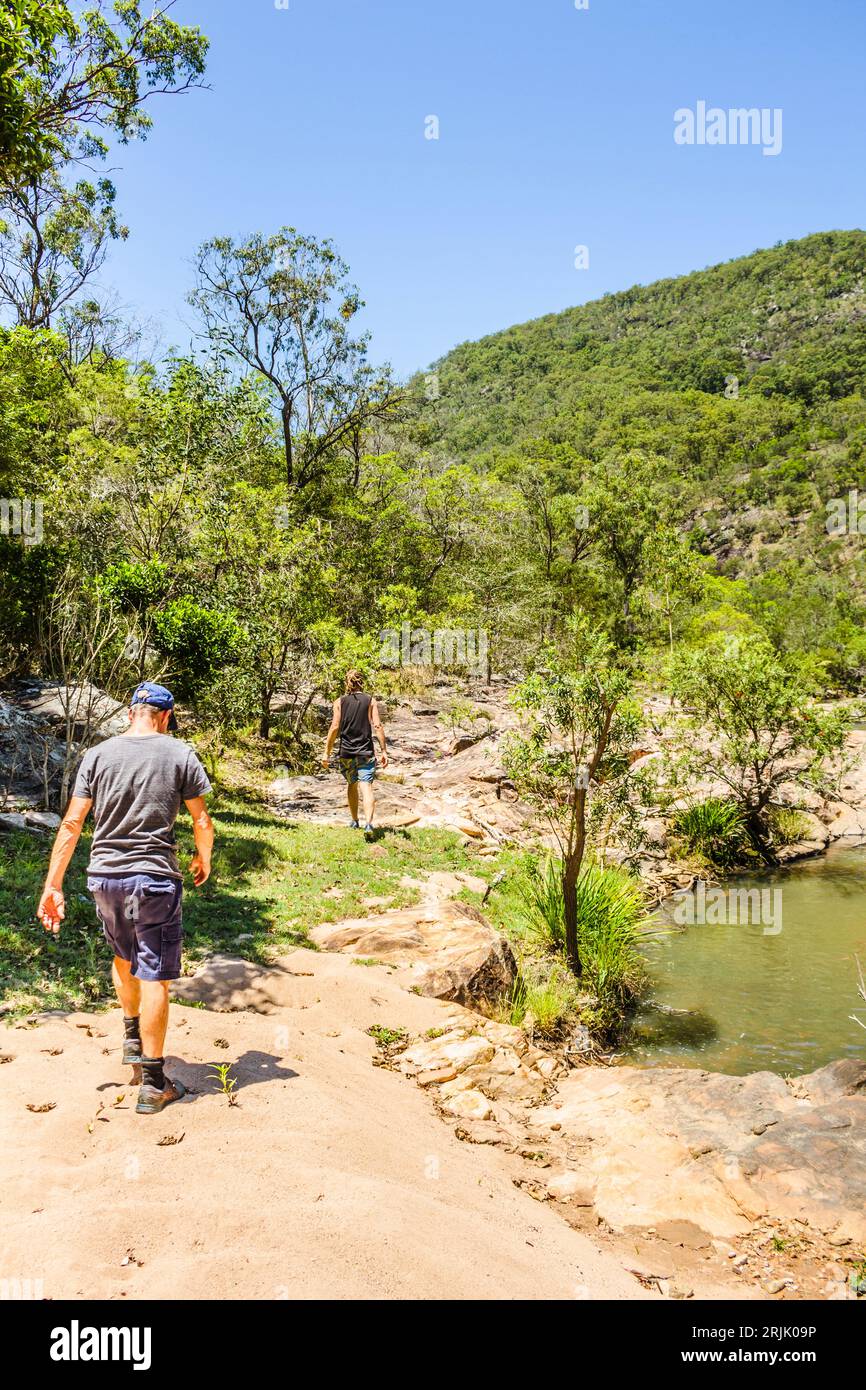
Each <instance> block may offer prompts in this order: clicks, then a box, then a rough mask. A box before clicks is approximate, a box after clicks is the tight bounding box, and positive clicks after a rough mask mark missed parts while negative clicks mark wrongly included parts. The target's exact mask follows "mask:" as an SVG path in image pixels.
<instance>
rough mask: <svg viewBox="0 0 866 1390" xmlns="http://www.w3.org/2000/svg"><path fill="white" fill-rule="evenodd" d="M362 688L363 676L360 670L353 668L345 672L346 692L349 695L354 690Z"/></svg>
mask: <svg viewBox="0 0 866 1390" xmlns="http://www.w3.org/2000/svg"><path fill="white" fill-rule="evenodd" d="M363 689H364V677H363V674H362V673H361V672H360V671H356V670H355V669H354V668H353V669H352V670H351V671H347V672H346V694H347V695H350V694H351V693H352V691H354V690H363Z"/></svg>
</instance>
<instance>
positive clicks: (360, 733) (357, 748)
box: [340, 690, 373, 758]
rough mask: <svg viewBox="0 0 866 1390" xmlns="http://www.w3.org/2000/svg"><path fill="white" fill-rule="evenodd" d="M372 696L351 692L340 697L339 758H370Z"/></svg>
mask: <svg viewBox="0 0 866 1390" xmlns="http://www.w3.org/2000/svg"><path fill="white" fill-rule="evenodd" d="M371 700H372V696H370V695H365V694H364V693H363V692H362V691H360V690H352V691H350V693H349V694H348V695H341V696H340V757H341V758H372V756H373V730H372V729H371V727H370V703H371Z"/></svg>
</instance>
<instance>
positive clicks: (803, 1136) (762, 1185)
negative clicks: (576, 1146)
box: [535, 1058, 866, 1246]
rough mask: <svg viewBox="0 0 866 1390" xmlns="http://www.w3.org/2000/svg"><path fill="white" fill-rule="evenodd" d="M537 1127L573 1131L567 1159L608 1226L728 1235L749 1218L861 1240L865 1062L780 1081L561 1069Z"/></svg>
mask: <svg viewBox="0 0 866 1390" xmlns="http://www.w3.org/2000/svg"><path fill="white" fill-rule="evenodd" d="M535 1120H536V1123H537V1124H539V1125H544V1124H548V1125H550V1124H553V1123H555V1124H556V1125H557V1126H558V1127H559V1128H558V1131H557V1133H558V1135H559V1136H560V1137H561V1138H562V1140H564V1141H565V1142H566V1143H568V1142H569V1141H570V1142H572V1143H574V1142H575V1141H579V1142H580V1143H582V1145H583V1150H582V1157H581V1159H580V1160H579V1161H578V1162H576V1164H575V1168H576V1170H577V1171H579V1172H580V1173H581V1174H582V1175H583V1176H584V1177H585V1178H586V1179H587V1180H588V1181H590V1182H591V1184H592V1188H593V1192H594V1204H595V1207H596V1210H597V1212H598V1214H599V1215H600V1216H601V1217H602V1218H603V1219H604V1220H605V1221H606V1222H607V1223H608V1224H609V1225H610V1226H611V1227H613V1228H614V1229H615V1230H626V1229H630V1228H642V1229H647V1228H650V1227H652V1228H654V1229H656V1230H657V1231H658V1232H659V1234H662V1233H663V1232H664V1231H665V1230H666V1229H667V1230H669V1231H673V1232H676V1231H677V1230H686V1229H687V1228H688V1229H689V1230H690V1231H691V1235H690V1238H689V1244H692V1243H693V1237H694V1231H693V1230H692V1227H697V1228H699V1229H700V1231H701V1232H705V1233H707V1234H708V1235H711V1236H714V1237H717V1238H725V1239H729V1238H731V1237H734V1236H738V1235H743V1234H745V1233H746V1232H747V1231H748V1229H749V1228H750V1226H751V1224H752V1223H753V1222H754V1221H755V1220H757V1219H758V1218H759V1217H768V1218H770V1219H773V1220H779V1221H797V1222H800V1223H802V1224H803V1225H805V1226H807V1227H810V1228H811V1229H812V1230H813V1232H816V1233H820V1234H821V1235H824V1236H826V1237H827V1238H828V1239H830V1240H831V1242H832V1240H833V1239H836V1240H841V1241H845V1242H848V1241H850V1242H854V1243H855V1244H857V1245H859V1246H862V1245H863V1243H864V1242H866V1063H860V1062H857V1061H855V1060H853V1059H850V1058H849V1059H846V1060H844V1061H839V1062H832V1063H831V1064H830V1065H829V1066H826V1067H822V1068H821V1069H820V1070H819V1071H816V1072H814V1073H812V1074H811V1075H810V1076H805V1077H798V1078H796V1079H795V1080H793V1081H791V1082H790V1083H786V1082H785V1081H784V1080H783V1079H782V1078H781V1077H779V1076H776V1075H775V1074H774V1073H771V1072H756V1073H754V1074H753V1075H751V1076H743V1077H738V1076H720V1075H716V1074H711V1073H708V1072H701V1071H693V1070H686V1069H671V1070H668V1069H661V1068H659V1069H652V1070H646V1071H644V1070H640V1069H638V1068H634V1067H618V1068H616V1069H614V1070H607V1071H598V1070H596V1069H594V1068H586V1069H582V1070H579V1071H576V1072H572V1073H571V1074H570V1075H569V1076H568V1077H566V1078H565V1079H564V1080H562V1081H561V1082H560V1084H559V1089H558V1094H557V1097H556V1100H555V1102H554V1103H553V1104H551V1105H549V1106H547V1107H544V1108H543V1109H538V1110H536V1112H535Z"/></svg>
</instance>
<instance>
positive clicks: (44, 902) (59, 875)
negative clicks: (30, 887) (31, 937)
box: [36, 796, 93, 936]
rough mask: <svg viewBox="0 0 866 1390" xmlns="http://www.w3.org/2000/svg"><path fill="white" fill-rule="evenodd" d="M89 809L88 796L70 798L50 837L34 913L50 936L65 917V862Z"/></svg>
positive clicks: (72, 851)
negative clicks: (55, 831)
mask: <svg viewBox="0 0 866 1390" xmlns="http://www.w3.org/2000/svg"><path fill="white" fill-rule="evenodd" d="M92 805H93V801H92V800H91V798H90V797H88V796H73V797H72V799H71V801H70V802H69V805H68V806H67V808H66V814H65V815H64V817H63V820H62V821H61V822H60V828H59V829H58V831H57V834H56V835H55V837H54V844H53V846H52V849H51V859H50V860H49V863H48V873H47V874H46V877H45V886H44V888H43V889H42V897H41V898H40V899H39V906H38V908H37V909H36V916H37V917H38V918H39V921H40V922H41V923H42V925H43V927H44V928H45V930H46V931H50V932H53V933H54V935H55V936H56V935H57V933H58V932H59V931H60V923H61V922H62V921H63V918H64V917H65V916H66V900H65V898H64V896H63V877H64V875H65V873H66V870H67V869H68V868H69V861H70V859H71V858H72V856H73V854H74V853H75V846H76V845H77V844H78V841H79V839H80V838H81V832H82V830H83V829H84V822H85V821H86V820H87V815H88V812H89V811H90V808H91V806H92Z"/></svg>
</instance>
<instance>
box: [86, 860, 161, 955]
mask: <svg viewBox="0 0 866 1390" xmlns="http://www.w3.org/2000/svg"><path fill="white" fill-rule="evenodd" d="M87 891H88V893H89V894H90V895H91V897H92V898H93V901H94V903H95V904H96V915H97V916H98V918H99V920H100V922H101V923H102V929H103V931H104V932H105V939H106V941H107V942H108V944H109V946H110V947H111V949H112V950H113V952H114V954H115V955H116V956H119V957H120V959H121V960H128V961H131V962H132V974H133V976H134V977H135V979H137V980H176V979H177V978H178V976H179V975H180V951H181V945H182V942H183V925H182V918H181V898H182V897H183V885H182V883H181V882H180V880H179V879H176V878H163V877H160V876H158V875H156V874H127V875H124V876H123V877H121V876H120V875H117V876H112V875H107V876H104V877H102V876H99V875H92V876H89V877H88V879H87Z"/></svg>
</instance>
